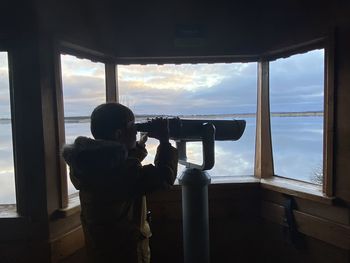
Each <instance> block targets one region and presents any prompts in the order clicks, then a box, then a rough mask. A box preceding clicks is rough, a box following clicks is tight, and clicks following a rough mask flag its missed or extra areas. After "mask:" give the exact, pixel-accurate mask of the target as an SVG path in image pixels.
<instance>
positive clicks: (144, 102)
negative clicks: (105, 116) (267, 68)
mask: <svg viewBox="0 0 350 263" xmlns="http://www.w3.org/2000/svg"><path fill="white" fill-rule="evenodd" d="M130 67H132V69H131V70H130V69H129V68H128V66H123V69H122V70H123V74H124V77H121V78H120V79H119V90H120V101H121V103H124V104H126V105H128V106H129V107H131V108H132V109H133V110H134V111H135V112H136V113H147V114H169V115H178V114H209V113H228V110H230V109H232V111H233V110H234V111H236V112H237V109H236V108H237V107H240V106H242V107H243V108H245V110H238V111H239V112H242V111H244V112H247V111H249V112H251V111H253V112H254V111H255V108H256V78H257V75H256V63H235V64H198V65H165V66H154V67H153V68H147V70H145V68H144V67H147V66H130ZM138 68H139V71H138ZM118 69H119V68H118ZM163 69H165V70H164V71H166V72H167V73H166V75H167V76H166V77H164V74H163ZM175 69H176V70H175ZM151 70H153V71H152V72H151ZM171 70H173V72H175V71H176V73H175V75H176V76H175V77H174V76H171V75H170V74H169V72H170V71H171ZM131 71H134V72H135V74H134V73H132V76H129V75H127V72H128V73H129V74H130V72H131ZM180 71H182V72H181V74H182V75H183V76H186V79H185V81H186V82H187V81H188V79H189V78H190V79H191V85H192V88H177V87H178V86H179V83H181V81H178V79H179V78H178V76H179V72H180ZM140 72H142V74H146V76H147V75H156V74H158V76H159V79H160V78H163V77H164V79H163V80H162V81H164V82H165V81H166V82H167V84H166V85H163V88H153V86H157V85H158V84H159V82H158V80H156V81H155V82H156V84H155V85H153V83H154V79H156V78H153V79H152V81H153V82H152V81H149V82H143V81H142V79H143V78H142V74H140V75H139V73H140ZM146 72H147V73H146ZM211 72H215V74H214V73H211ZM194 75H196V76H195V77H194ZM127 76H129V77H127ZM208 76H209V77H208ZM137 78H138V80H136V79H137ZM180 79H181V78H180ZM208 79H209V80H210V79H211V82H210V81H209V80H208ZM208 83H209V84H208ZM212 83H215V84H212ZM151 84H152V85H151ZM204 84H205V85H204ZM233 105H236V106H237V107H236V108H235V107H233ZM249 107H250V108H251V109H248V108H249ZM232 111H231V113H232Z"/></svg>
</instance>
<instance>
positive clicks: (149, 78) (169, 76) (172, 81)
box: [118, 63, 247, 91]
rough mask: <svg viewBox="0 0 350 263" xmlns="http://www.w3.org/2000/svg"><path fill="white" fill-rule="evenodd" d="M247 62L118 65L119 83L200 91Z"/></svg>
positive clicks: (234, 73) (212, 85) (137, 86)
mask: <svg viewBox="0 0 350 263" xmlns="http://www.w3.org/2000/svg"><path fill="white" fill-rule="evenodd" d="M246 67H247V65H246V64H244V63H235V64H195V65H193V64H181V65H131V66H118V76H119V82H120V86H123V85H126V83H128V82H129V83H132V87H134V88H141V87H144V88H152V89H167V90H170V89H175V90H182V89H183V90H189V91H191V90H192V91H197V90H199V89H209V88H212V87H214V86H215V85H218V84H219V83H221V82H222V81H223V80H224V79H227V78H229V77H231V78H232V77H233V76H235V75H240V74H242V72H244V70H245V69H246Z"/></svg>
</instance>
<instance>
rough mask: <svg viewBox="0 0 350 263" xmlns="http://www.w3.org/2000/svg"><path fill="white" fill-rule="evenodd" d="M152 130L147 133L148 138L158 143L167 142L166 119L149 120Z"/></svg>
mask: <svg viewBox="0 0 350 263" xmlns="http://www.w3.org/2000/svg"><path fill="white" fill-rule="evenodd" d="M151 122H152V126H153V130H152V131H151V132H149V133H148V136H149V137H152V138H155V139H157V140H159V142H169V121H168V119H163V118H155V119H152V120H151Z"/></svg>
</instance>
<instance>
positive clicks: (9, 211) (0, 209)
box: [0, 205, 20, 218]
mask: <svg viewBox="0 0 350 263" xmlns="http://www.w3.org/2000/svg"><path fill="white" fill-rule="evenodd" d="M18 217H20V216H19V214H18V213H17V207H16V205H0V218H18Z"/></svg>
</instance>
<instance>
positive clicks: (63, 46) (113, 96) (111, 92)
mask: <svg viewBox="0 0 350 263" xmlns="http://www.w3.org/2000/svg"><path fill="white" fill-rule="evenodd" d="M62 54H68V55H72V56H76V57H78V58H82V59H89V60H91V61H92V62H99V63H103V64H104V65H105V89H106V102H117V101H118V81H117V67H116V64H115V63H114V62H113V61H114V59H113V58H112V57H111V56H106V55H105V54H103V53H101V52H98V51H96V50H92V49H88V48H85V47H82V46H79V45H75V44H72V43H70V42H65V41H60V42H58V43H57V44H56V47H55V75H56V103H57V104H56V107H57V116H58V144H59V149H61V148H62V146H63V145H64V144H65V139H66V136H65V126H64V102H63V85H62V71H61V55H62ZM59 170H60V171H59V175H60V190H61V191H60V207H61V209H64V210H66V209H69V208H73V210H75V208H77V207H78V205H79V202H78V201H77V196H76V195H74V194H73V195H72V196H69V195H68V185H67V182H68V176H67V171H66V164H65V162H64V160H63V158H62V157H60V160H59ZM70 212H71V211H70Z"/></svg>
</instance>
